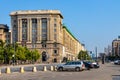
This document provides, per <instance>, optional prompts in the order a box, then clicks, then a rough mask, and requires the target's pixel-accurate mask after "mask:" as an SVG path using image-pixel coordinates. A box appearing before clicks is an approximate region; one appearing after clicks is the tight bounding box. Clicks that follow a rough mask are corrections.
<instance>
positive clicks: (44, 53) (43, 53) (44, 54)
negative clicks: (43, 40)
mask: <svg viewBox="0 0 120 80" xmlns="http://www.w3.org/2000/svg"><path fill="white" fill-rule="evenodd" d="M45 61H47V54H46V52H45V51H44V52H42V62H45Z"/></svg>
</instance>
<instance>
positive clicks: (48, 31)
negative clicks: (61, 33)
mask: <svg viewBox="0 0 120 80" xmlns="http://www.w3.org/2000/svg"><path fill="white" fill-rule="evenodd" d="M50 30H51V29H50V18H47V40H48V41H49V40H50Z"/></svg>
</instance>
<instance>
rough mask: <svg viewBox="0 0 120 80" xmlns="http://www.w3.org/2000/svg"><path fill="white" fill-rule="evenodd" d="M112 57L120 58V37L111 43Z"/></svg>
mask: <svg viewBox="0 0 120 80" xmlns="http://www.w3.org/2000/svg"><path fill="white" fill-rule="evenodd" d="M112 55H113V56H119V57H120V36H118V38H117V39H114V40H113V41H112Z"/></svg>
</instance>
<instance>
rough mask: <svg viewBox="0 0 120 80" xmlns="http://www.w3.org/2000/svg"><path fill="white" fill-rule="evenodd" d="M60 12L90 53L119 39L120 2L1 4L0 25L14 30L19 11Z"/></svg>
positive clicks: (7, 0)
mask: <svg viewBox="0 0 120 80" xmlns="http://www.w3.org/2000/svg"><path fill="white" fill-rule="evenodd" d="M41 9H42V10H60V12H61V14H62V15H63V17H64V19H63V23H64V24H65V25H66V26H67V28H68V29H69V30H70V31H71V32H72V34H73V35H74V36H75V37H76V38H77V39H78V40H79V41H80V42H81V43H84V44H85V48H86V49H87V50H88V51H93V52H94V51H95V47H97V51H98V53H99V52H104V47H107V46H108V45H111V44H112V40H113V39H115V38H117V37H118V36H119V35H120V0H1V1H0V24H7V25H8V26H9V27H11V23H10V16H9V14H10V13H11V12H12V11H16V10H41Z"/></svg>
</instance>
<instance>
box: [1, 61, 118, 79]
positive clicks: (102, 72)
mask: <svg viewBox="0 0 120 80" xmlns="http://www.w3.org/2000/svg"><path fill="white" fill-rule="evenodd" d="M118 78H119V79H118ZM0 80H120V65H114V64H112V63H106V64H101V66H100V68H99V69H91V70H90V71H89V70H86V71H82V72H74V71H63V72H57V71H46V72H43V71H38V72H25V73H19V72H13V73H10V74H6V73H2V74H1V76H0Z"/></svg>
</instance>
